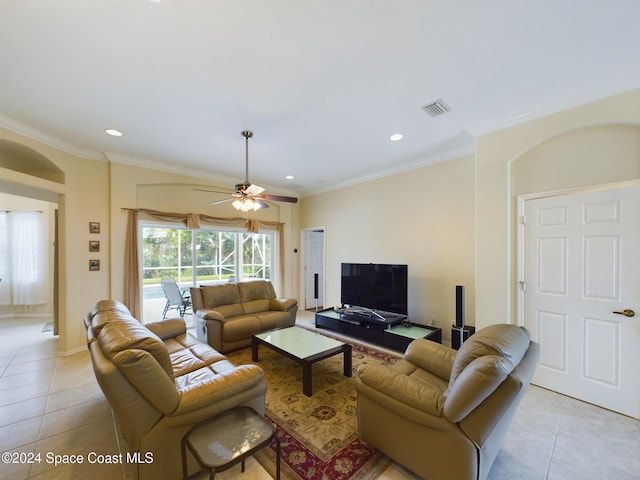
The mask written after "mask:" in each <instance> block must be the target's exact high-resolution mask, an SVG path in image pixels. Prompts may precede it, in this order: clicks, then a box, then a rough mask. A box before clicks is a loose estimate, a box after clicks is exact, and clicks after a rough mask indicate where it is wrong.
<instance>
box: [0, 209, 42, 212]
mask: <svg viewBox="0 0 640 480" xmlns="http://www.w3.org/2000/svg"><path fill="white" fill-rule="evenodd" d="M2 212H4V213H42V210H0V213H2Z"/></svg>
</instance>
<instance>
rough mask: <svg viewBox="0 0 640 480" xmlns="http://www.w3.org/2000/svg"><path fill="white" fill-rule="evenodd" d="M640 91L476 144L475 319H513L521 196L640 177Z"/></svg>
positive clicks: (512, 129) (481, 139) (509, 130)
mask: <svg viewBox="0 0 640 480" xmlns="http://www.w3.org/2000/svg"><path fill="white" fill-rule="evenodd" d="M639 125H640V90H634V91H631V92H627V93H624V94H621V95H616V96H613V97H609V98H606V99H604V100H600V101H597V102H593V103H590V104H586V105H582V106H580V107H577V108H573V109H569V110H565V111H562V112H559V113H556V114H553V115H549V116H546V117H544V118H539V119H536V120H531V121H528V122H525V123H521V124H519V125H516V126H513V127H510V128H505V129H503V130H500V131H496V132H493V133H489V134H486V135H483V136H480V137H478V138H477V141H476V163H477V178H476V296H477V301H476V318H477V321H476V324H477V325H478V326H485V325H488V324H491V323H496V322H503V321H507V322H515V321H516V318H515V310H516V305H515V303H514V299H515V293H516V287H517V285H516V281H517V279H516V277H515V272H516V269H515V251H516V243H515V242H516V237H515V233H514V232H515V222H516V210H515V198H516V196H517V195H518V194H520V193H532V192H544V191H550V190H561V189H568V188H576V187H586V186H591V185H598V184H605V183H610V182H617V181H623V180H632V179H638V178H640V137H639V134H638V129H637V128H636V127H637V126H639Z"/></svg>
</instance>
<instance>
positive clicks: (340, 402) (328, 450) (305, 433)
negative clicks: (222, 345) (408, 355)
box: [227, 343, 397, 480]
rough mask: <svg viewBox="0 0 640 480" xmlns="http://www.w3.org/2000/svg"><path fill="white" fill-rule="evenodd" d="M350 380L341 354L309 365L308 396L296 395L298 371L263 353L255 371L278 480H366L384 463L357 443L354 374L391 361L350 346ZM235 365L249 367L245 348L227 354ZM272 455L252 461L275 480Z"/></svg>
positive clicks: (267, 351) (278, 357) (271, 353)
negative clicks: (276, 441)
mask: <svg viewBox="0 0 640 480" xmlns="http://www.w3.org/2000/svg"><path fill="white" fill-rule="evenodd" d="M351 345H352V347H353V353H352V360H353V370H354V377H351V378H349V377H345V376H344V375H343V363H342V361H343V360H342V358H343V356H342V354H340V355H336V356H334V357H330V358H327V359H325V360H322V361H320V362H318V363H315V364H314V365H313V395H312V396H311V397H307V396H306V395H304V394H303V393H302V367H301V366H300V365H299V364H297V363H295V362H294V361H292V360H290V359H288V358H286V357H284V356H283V355H280V354H278V353H276V352H274V351H273V350H271V349H269V348H267V347H262V346H261V347H260V351H259V353H260V361H259V362H258V365H260V366H261V367H262V368H263V370H264V372H265V377H266V381H267V398H266V404H267V417H268V419H269V420H271V421H272V422H273V423H274V424H275V425H276V429H277V433H278V436H279V437H280V442H281V448H282V462H281V469H282V478H287V479H292V480H301V479H305V480H324V479H326V480H339V479H344V480H346V479H356V480H371V479H374V478H377V477H378V476H379V475H380V474H381V473H382V472H383V471H384V470H386V468H387V467H388V466H389V465H390V460H389V459H388V458H386V457H385V456H384V455H382V454H381V453H378V452H377V451H376V450H374V449H372V448H371V447H369V446H368V445H366V444H365V443H363V442H362V441H361V440H360V439H359V438H358V422H357V412H356V390H355V370H356V369H357V368H358V367H359V366H360V365H362V364H365V363H383V364H391V363H393V362H395V361H396V360H397V357H394V356H391V355H388V354H385V353H382V352H380V351H377V350H373V349H370V348H366V347H363V346H360V345H357V344H353V343H351ZM227 356H228V358H229V360H231V361H232V362H233V363H235V364H236V365H241V364H247V363H252V361H251V348H245V349H242V350H238V351H235V352H230V353H229V354H227ZM275 456H276V455H275V449H274V448H273V446H272V447H270V448H265V449H262V450H261V451H260V452H258V454H257V455H255V458H256V459H257V460H258V461H259V462H260V463H261V464H262V466H263V467H264V468H265V469H266V470H267V471H268V472H269V473H270V474H271V475H274V476H275Z"/></svg>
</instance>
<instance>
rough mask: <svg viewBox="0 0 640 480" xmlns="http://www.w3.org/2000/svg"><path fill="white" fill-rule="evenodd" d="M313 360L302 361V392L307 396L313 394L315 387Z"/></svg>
mask: <svg viewBox="0 0 640 480" xmlns="http://www.w3.org/2000/svg"><path fill="white" fill-rule="evenodd" d="M312 365H313V364H312V363H311V362H302V393H304V394H305V395H306V396H307V397H310V396H311V393H312V391H313V388H312V387H311V366H312Z"/></svg>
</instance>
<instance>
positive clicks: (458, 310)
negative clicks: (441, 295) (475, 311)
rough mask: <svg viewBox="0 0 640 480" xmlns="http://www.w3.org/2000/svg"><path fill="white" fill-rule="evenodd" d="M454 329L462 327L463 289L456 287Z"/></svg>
mask: <svg viewBox="0 0 640 480" xmlns="http://www.w3.org/2000/svg"><path fill="white" fill-rule="evenodd" d="M456 327H460V328H462V327H464V287H463V286H462V285H456Z"/></svg>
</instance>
